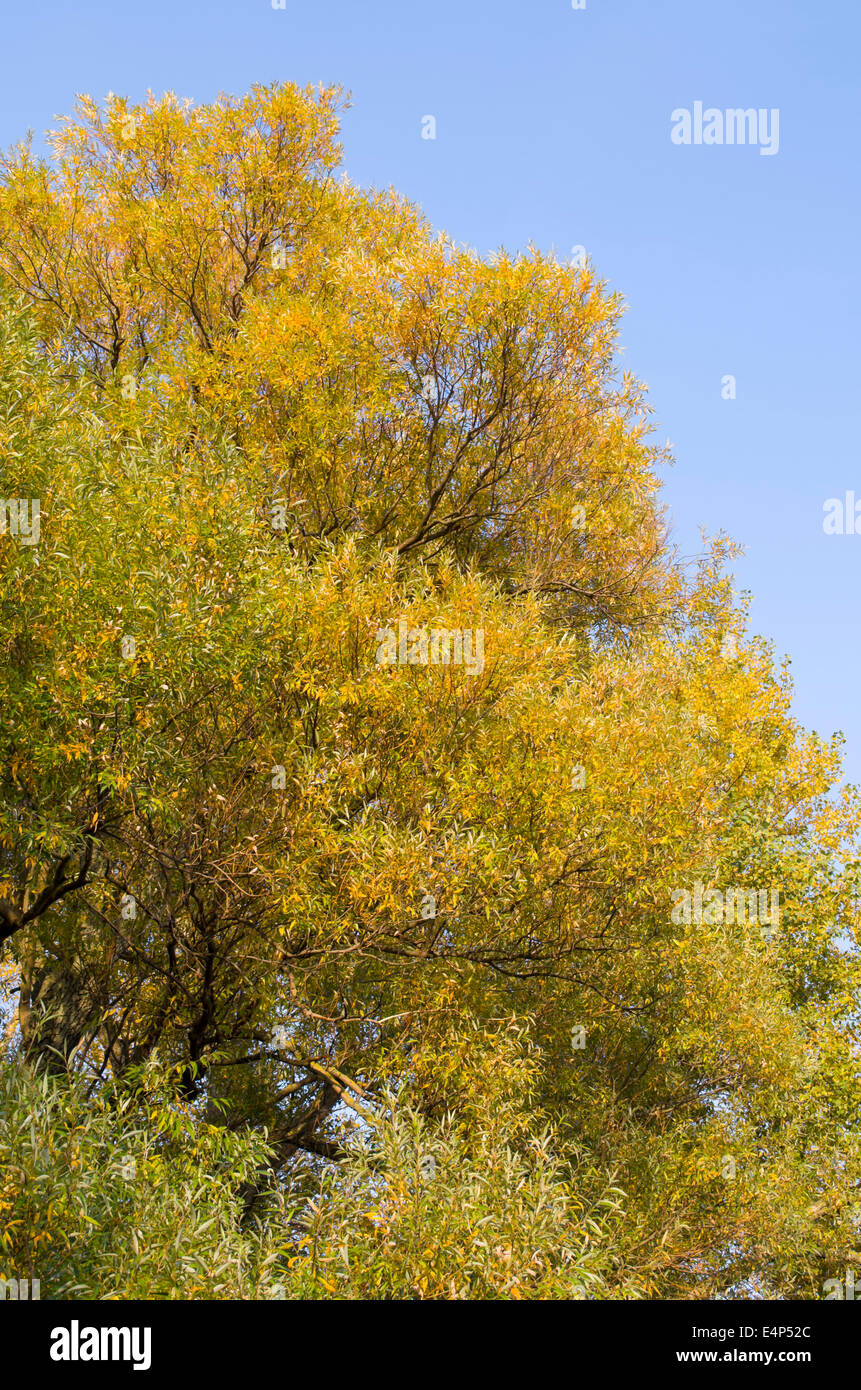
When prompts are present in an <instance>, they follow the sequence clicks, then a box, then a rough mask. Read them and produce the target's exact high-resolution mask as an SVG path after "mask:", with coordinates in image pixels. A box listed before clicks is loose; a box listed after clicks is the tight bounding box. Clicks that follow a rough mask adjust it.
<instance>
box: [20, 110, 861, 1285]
mask: <svg viewBox="0 0 861 1390" xmlns="http://www.w3.org/2000/svg"><path fill="white" fill-rule="evenodd" d="M341 104H342V97H341V95H340V93H339V92H338V91H336V90H312V89H300V88H298V87H295V86H292V85H289V84H287V85H278V86H273V87H255V88H253V89H252V91H251V92H250V93H249V94H248V95H246V96H244V97H242V98H239V99H233V98H222V99H220V100H218V101H217V102H215V103H213V104H212V105H209V106H206V105H200V106H192V105H189V104H188V103H182V102H179V101H177V100H176V99H175V98H174V97H172V96H166V97H164V98H160V99H156V98H154V97H151V98H150V99H149V101H148V102H147V103H146V104H145V105H144V106H140V107H133V106H131V105H129V104H128V103H127V102H126V101H125V100H123V99H121V98H113V97H112V98H109V99H108V101H107V103H106V104H105V105H104V107H98V106H97V105H96V104H95V103H94V102H92V101H90V100H89V99H83V100H82V101H81V103H80V106H79V109H78V111H77V113H76V115H75V116H74V117H73V118H71V119H69V120H68V121H66V122H64V123H63V125H62V127H61V129H60V130H58V131H56V132H54V133H53V135H52V156H51V158H50V159H43V158H40V157H38V156H37V155H36V154H35V153H34V152H33V149H32V146H31V145H29V144H26V143H25V144H23V145H21V146H20V147H18V148H16V149H15V150H13V151H11V152H10V153H8V154H7V155H6V157H5V158H4V160H3V162H2V183H1V184H0V335H2V354H0V355H2V361H3V370H2V375H0V495H2V498H3V500H4V504H8V502H9V501H10V500H11V499H27V500H30V501H38V504H39V508H38V516H39V521H38V539H37V541H36V542H35V543H25V542H26V541H28V540H32V537H30V538H28V537H26V536H24V535H22V534H21V533H20V530H18V531H17V533H16V527H15V526H14V525H13V524H12V520H13V513H12V511H9V524H8V525H6V524H5V517H6V513H5V512H4V527H3V530H4V534H2V535H0V649H2V661H0V743H2V763H0V940H2V943H3V951H4V955H3V957H2V959H0V968H2V971H3V974H2V983H3V987H4V989H5V999H6V1020H7V1029H6V1044H5V1058H4V1066H5V1074H4V1080H3V1083H2V1084H3V1088H4V1093H3V1112H2V1116H0V1158H2V1163H3V1167H2V1171H0V1228H2V1231H3V1235H2V1245H0V1250H2V1252H3V1253H2V1257H0V1264H2V1262H3V1261H5V1262H6V1265H7V1266H8V1268H7V1269H6V1270H5V1271H4V1272H5V1273H7V1274H14V1273H16V1272H17V1273H24V1274H26V1273H27V1271H28V1270H30V1271H33V1270H35V1272H36V1274H39V1271H40V1269H42V1270H44V1271H45V1272H44V1274H43V1275H42V1296H43V1297H45V1296H59V1295H60V1292H61V1291H62V1290H63V1289H75V1290H78V1292H79V1295H80V1296H84V1297H107V1296H116V1295H117V1294H119V1295H122V1296H138V1297H140V1296H142V1297H190V1296H191V1297H193V1296H213V1297H225V1298H227V1297H237V1296H243V1297H259V1296H272V1293H271V1290H272V1289H276V1290H279V1291H280V1294H282V1295H283V1296H286V1297H303V1296H309V1295H311V1296H319V1297H345V1298H350V1297H411V1298H412V1297H487V1296H502V1297H515V1298H556V1297H572V1296H573V1297H597V1298H618V1297H623V1298H637V1297H652V1298H708V1297H714V1296H715V1295H716V1294H723V1295H729V1296H749V1295H750V1293H751V1292H752V1291H755V1292H760V1293H766V1294H771V1295H773V1296H798V1297H817V1296H820V1293H821V1289H822V1285H823V1281H824V1280H825V1279H826V1278H827V1277H828V1276H829V1274H832V1273H834V1272H835V1271H840V1270H842V1268H843V1266H844V1265H845V1263H846V1260H847V1259H848V1258H850V1257H852V1256H853V1255H854V1257H855V1258H861V1256H858V1255H855V1250H856V1247H857V1244H858V1241H859V1239H861V1233H859V1231H858V1219H859V1211H858V1207H857V1205H856V1202H857V1184H858V1173H859V1169H858V1159H859V1153H858V1145H859V1140H858V1121H859V1114H858V1085H857V1081H858V1065H859V1037H858V1026H859V1017H858V987H859V956H858V948H857V930H858V928H857V921H858V907H857V896H856V894H857V883H856V866H857V848H856V843H857V831H858V819H859V803H858V800H857V798H856V795H855V793H854V790H852V789H843V788H841V787H840V786H839V777H840V747H839V739H838V738H836V737H835V738H834V739H833V740H832V741H831V742H830V743H825V742H823V741H822V740H820V739H819V738H817V737H816V736H815V735H810V734H807V733H806V732H805V731H804V730H803V729H801V728H800V727H799V726H798V724H797V723H796V721H795V720H794V719H793V717H792V714H791V709H790V702H791V686H790V682H789V677H788V672H787V670H786V669H785V668H777V667H776V666H775V661H774V656H773V652H772V649H771V647H770V646H769V644H768V643H767V642H765V641H763V640H762V639H758V638H755V637H753V636H752V635H750V633H749V632H748V627H747V620H746V603H745V601H744V600H743V599H739V598H738V597H737V595H736V594H735V593H734V589H733V585H732V576H731V573H730V569H729V566H730V565H731V561H732V558H733V555H734V554H735V549H734V547H733V545H732V544H731V542H730V541H728V540H727V539H725V538H722V537H720V538H717V539H715V540H713V541H712V542H710V543H709V544H708V545H707V546H706V547H705V551H704V554H703V556H702V557H701V559H700V560H699V562H698V563H697V564H696V565H695V566H694V567H690V566H686V565H684V564H682V563H681V562H680V560H679V558H678V557H677V556H676V554H675V553H674V551H673V549H672V546H671V544H670V541H669V538H668V531H667V525H666V521H665V517H664V514H663V510H662V506H661V500H660V492H659V486H660V482H659V469H660V466H661V464H662V463H664V462H666V461H667V455H666V450H665V449H663V448H662V447H660V446H658V445H656V443H655V442H654V438H653V431H652V427H651V424H650V412H649V407H648V405H647V402H646V399H645V395H644V391H643V388H642V387H641V386H640V384H639V383H638V382H637V381H636V380H635V379H634V378H633V377H632V376H630V375H629V374H628V373H625V372H622V371H621V369H620V367H619V364H618V351H617V336H616V335H617V331H618V324H619V319H620V315H621V301H620V299H619V297H618V296H617V295H615V294H612V293H610V292H609V290H608V288H607V286H606V285H605V284H603V283H602V282H601V281H599V280H598V279H597V278H596V276H595V274H594V272H593V270H592V269H591V267H589V266H588V265H586V266H570V265H565V264H562V263H560V262H559V261H558V260H557V259H556V258H555V257H553V256H551V255H546V254H543V253H541V252H539V251H538V250H535V249H530V250H529V252H528V253H527V254H523V255H511V254H507V253H506V252H504V251H502V250H500V251H499V252H498V253H497V254H495V255H492V256H489V257H484V258H482V257H479V256H477V255H476V254H475V253H473V252H471V251H468V250H466V249H464V248H460V247H458V246H457V245H455V244H454V243H453V242H452V241H451V240H450V239H448V238H446V237H444V236H441V235H437V234H436V233H435V232H434V231H433V230H432V229H431V228H430V227H429V226H428V224H427V222H426V221H425V219H424V218H423V217H422V216H421V215H420V214H419V212H418V211H417V210H416V209H415V208H414V207H412V206H411V205H410V204H409V203H407V202H406V201H405V200H404V199H402V198H400V197H399V196H397V195H396V194H395V193H393V192H380V191H370V192H367V191H363V190H361V189H358V188H356V187H355V186H354V185H353V184H351V183H350V181H349V180H348V179H347V178H346V177H344V176H343V175H341V174H340V173H339V172H338V169H339V149H338V145H337V124H338V111H339V107H340V105H341ZM685 894H687V895H688V898H687V901H688V902H690V901H693V900H694V898H695V895H697V894H698V895H699V896H698V897H696V902H697V903H701V902H706V901H708V904H709V906H707V907H706V909H705V910H702V911H693V912H692V911H690V910H689V911H687V912H684V911H681V910H680V909H679V906H678V904H679V902H680V901H681V899H682V898H683V897H684V895H685ZM751 894H754V895H755V896H754V898H753V899H751V898H750V895H751ZM764 900H767V901H768V903H769V904H770V905H771V907H772V909H773V910H771V911H770V915H769V914H766V915H765V916H764V915H763V913H762V912H761V907H762V903H763V901H764ZM716 903H717V904H718V905H717V907H716V906H715V904H716ZM730 904H732V907H731V906H730ZM28 1117H29V1119H30V1121H31V1124H30V1126H29V1128H28V1127H26V1126H25V1127H24V1128H23V1129H22V1128H21V1121H22V1118H23V1119H27V1118H28ZM117 1155H122V1157H123V1162H122V1163H120V1162H119V1159H118V1158H117ZM93 1213H95V1215H93ZM210 1218H211V1220H210ZM131 1235H133V1237H134V1239H133V1241H131V1244H130V1238H131ZM167 1248H170V1249H173V1250H175V1252H176V1258H175V1259H174V1260H173V1262H172V1263H171V1262H170V1261H166V1260H165V1259H164V1258H162V1255H163V1252H164V1251H165V1250H166V1249H167ZM132 1252H133V1253H134V1257H135V1258H134V1259H133V1258H132ZM180 1252H181V1253H180ZM240 1257H241V1258H240ZM237 1259H239V1265H237ZM237 1268H244V1269H245V1271H246V1274H245V1276H244V1277H241V1276H238V1275H237V1273H236V1271H237ZM46 1284H47V1285H48V1286H49V1287H47V1288H46ZM52 1291H53V1293H52ZM267 1291H268V1292H267ZM275 1296H278V1295H277V1294H276V1295H275Z"/></svg>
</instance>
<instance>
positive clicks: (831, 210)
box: [0, 0, 861, 782]
mask: <svg viewBox="0 0 861 1390" xmlns="http://www.w3.org/2000/svg"><path fill="white" fill-rule="evenodd" d="M859 51H861V4H859V0H721V3H719V4H718V3H714V0H712V3H707V0H586V9H585V10H577V11H575V10H574V9H573V8H572V5H571V0H312V2H311V3H309V2H308V0H304V2H301V0H286V8H285V9H283V10H273V8H272V5H271V0H212V3H203V2H202V0H131V3H123V0H90V2H89V3H80V2H78V0H68V2H67V3H58V0H39V3H34V4H17V5H14V6H7V7H6V8H5V12H4V16H3V57H4V63H3V68H4V74H3V75H4V81H3V83H2V85H0V143H2V144H3V145H9V144H11V143H12V142H13V141H14V140H17V139H18V138H20V136H21V135H23V133H24V132H25V131H26V130H27V129H32V130H34V131H36V132H41V131H43V130H44V129H45V128H46V127H48V126H50V125H51V124H52V121H53V118H54V116H55V115H57V114H60V113H64V112H68V111H70V110H71V107H72V104H73V101H74V97H75V93H76V92H87V93H89V94H90V95H92V96H94V97H97V98H100V97H103V96H105V95H106V94H107V92H109V91H113V92H117V93H121V94H124V95H127V96H128V97H129V98H131V99H132V100H141V99H142V98H143V97H144V95H145V93H146V91H147V89H148V88H151V89H152V90H153V91H155V92H158V93H160V92H162V91H164V90H172V91H174V92H175V93H177V95H179V96H183V97H191V98H193V99H194V100H195V101H207V100H210V99H211V98H212V97H214V96H215V95H216V94H217V93H218V92H219V91H231V92H239V91H242V90H244V89H246V88H247V87H248V86H250V84H251V83H253V82H270V81H275V80H288V79H290V80H295V81H299V82H309V81H311V82H318V81H323V82H340V83H342V84H343V85H344V86H345V87H347V88H348V89H349V90H350V91H351V92H352V94H353V107H352V109H351V110H350V111H349V112H348V113H347V115H346V118H345V122H344V130H343V142H344V150H345V164H346V167H347V170H348V172H349V173H350V175H351V176H352V177H353V178H354V179H356V180H357V181H358V182H360V183H363V184H376V185H389V184H392V185H394V186H396V187H397V188H399V189H400V190H401V191H402V192H404V193H406V194H407V195H408V196H410V197H411V198H413V199H414V200H415V201H416V202H418V203H420V204H421V205H422V207H423V208H424V210H425V212H426V213H427V214H428V216H429V217H430V219H431V220H432V222H434V223H435V224H436V225H437V226H439V227H443V228H445V229H446V230H447V231H448V232H449V233H450V234H451V235H452V236H453V237H454V238H455V239H456V240H457V241H463V242H467V243H469V244H470V245H472V246H475V247H476V248H477V249H479V250H480V251H487V250H490V249H492V248H494V247H496V246H498V245H500V244H505V245H506V246H508V247H510V248H517V247H524V246H525V245H526V244H527V243H528V242H529V241H533V242H535V243H536V244H537V245H539V246H541V247H544V248H550V247H553V248H555V249H556V250H557V251H558V252H560V253H562V254H565V255H568V254H570V251H571V248H572V247H573V246H575V245H582V246H584V247H585V248H586V249H587V251H588V253H589V255H590V257H591V259H592V261H593V264H594V266H595V268H596V269H597V271H598V272H599V273H600V274H601V275H602V276H603V277H605V278H606V279H608V280H609V282H610V284H611V286H612V287H613V288H615V289H618V290H620V291H621V292H622V293H623V294H624V296H625V298H626V300H627V302H628V304H629V306H630V308H629V311H628V314H627V316H626V319H625V322H624V326H623V334H622V339H623V344H624V348H625V362H626V365H627V366H629V367H630V368H631V370H633V371H634V372H635V373H636V375H638V376H639V377H640V378H641V379H643V380H645V381H646V382H647V384H648V385H649V387H650V392H651V400H652V404H653V406H654V408H655V412H656V420H657V423H658V428H659V429H660V431H661V434H660V437H661V439H664V438H665V437H669V439H670V440H671V441H672V443H673V445H674V451H675V455H676V460H677V461H676V465H675V467H674V468H673V469H671V470H670V471H669V472H668V473H667V474H666V485H665V495H666V501H667V503H668V505H669V507H670V511H671V515H672V519H673V523H674V532H675V538H676V541H677V543H678V545H679V546H680V549H681V550H682V552H683V553H685V554H692V553H694V552H696V551H697V550H698V549H699V548H700V542H699V528H700V526H705V527H706V528H707V529H708V530H710V531H712V532H714V531H718V530H720V529H724V530H726V531H727V532H729V533H730V534H731V535H732V536H734V537H735V538H736V539H737V540H739V541H740V542H741V543H742V544H743V545H745V546H746V548H747V554H746V556H745V558H744V560H743V561H741V562H740V564H739V565H738V568H737V571H736V572H737V576H738V581H739V586H740V587H741V588H745V589H750V590H752V592H753V594H754V600H755V601H754V606H753V627H754V629H755V630H756V631H758V632H761V633H763V634H764V635H766V636H768V637H771V638H773V639H774V640H775V642H776V644H777V650H778V653H783V652H788V653H789V654H790V655H791V656H792V661H793V665H792V669H793V674H794V678H795V682H796V703H795V709H796V713H797V715H798V717H799V718H800V719H802V720H803V722H804V723H806V724H807V725H809V726H810V727H813V728H815V729H817V730H818V731H819V732H820V733H821V734H823V735H824V736H828V735H830V734H831V733H832V731H834V730H835V729H842V730H843V731H844V733H845V734H846V738H847V745H846V770H847V775H848V777H849V778H850V779H851V780H853V781H857V782H861V707H859V702H858V700H857V699H856V697H855V689H856V686H857V684H858V677H859V668H861V658H859V650H861V624H859V620H858V616H857V612H856V606H855V595H856V594H857V593H858V589H859V585H858V576H859V574H861V534H859V535H857V536H849V535H844V536H826V535H825V534H824V533H823V529H822V520H823V502H824V501H825V499H826V498H829V497H834V496H841V497H842V496H843V494H844V493H845V491H846V490H847V489H854V490H855V491H856V492H857V493H858V496H859V499H861V464H859V447H858V423H857V417H858V394H859V382H861V350H859V325H861V304H859V277H858V271H857V266H858V254H859V245H861V236H859V209H861V192H859V188H861V184H859V158H858V132H859V129H861V121H859V110H858V99H859V79H858V55H859ZM696 101H701V102H703V104H704V106H705V107H710V106H712V107H716V108H719V109H720V110H725V109H726V108H729V107H732V108H735V107H755V108H757V109H759V108H766V109H768V110H770V109H771V108H775V107H776V108H778V109H779V112H780V146H779V152H778V153H777V154H776V155H774V156H764V155H762V154H761V153H760V151H759V149H758V148H756V147H753V148H751V147H749V146H746V147H739V146H738V145H736V146H732V147H730V146H728V145H713V146H705V145H699V146H697V145H690V146H688V147H683V146H677V145H675V144H673V143H672V141H671V139H670V129H671V119H670V118H671V113H672V112H673V110H675V109H676V108H682V107H687V108H689V109H690V108H693V104H694V102H696ZM425 115H433V116H435V118H436V121H437V138H436V140H433V141H432V140H423V139H422V138H421V120H422V117H423V116H425ZM726 374H733V375H734V376H735V377H736V379H737V398H736V400H734V401H727V400H723V399H722V398H721V379H722V377H723V376H724V375H726Z"/></svg>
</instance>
